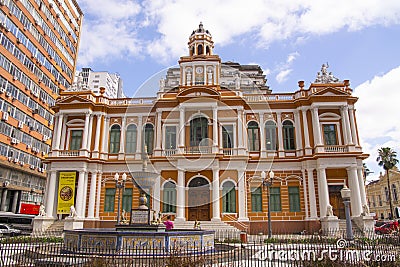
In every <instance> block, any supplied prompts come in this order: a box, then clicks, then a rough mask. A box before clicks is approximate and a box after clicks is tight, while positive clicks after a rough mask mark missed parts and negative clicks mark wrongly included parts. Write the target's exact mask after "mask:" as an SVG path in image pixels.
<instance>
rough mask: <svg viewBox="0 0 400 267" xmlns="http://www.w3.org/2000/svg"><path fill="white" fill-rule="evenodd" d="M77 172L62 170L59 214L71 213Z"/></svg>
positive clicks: (59, 185)
mask: <svg viewBox="0 0 400 267" xmlns="http://www.w3.org/2000/svg"><path fill="white" fill-rule="evenodd" d="M75 180H76V172H60V177H59V182H58V205H57V214H69V212H70V208H71V206H72V205H74V201H75V197H74V196H75Z"/></svg>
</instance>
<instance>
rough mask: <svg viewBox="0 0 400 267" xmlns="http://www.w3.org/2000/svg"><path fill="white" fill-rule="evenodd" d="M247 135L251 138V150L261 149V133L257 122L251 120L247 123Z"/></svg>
mask: <svg viewBox="0 0 400 267" xmlns="http://www.w3.org/2000/svg"><path fill="white" fill-rule="evenodd" d="M247 136H248V138H249V151H260V133H259V129H258V123H257V122H255V121H251V122H249V124H248V125H247Z"/></svg>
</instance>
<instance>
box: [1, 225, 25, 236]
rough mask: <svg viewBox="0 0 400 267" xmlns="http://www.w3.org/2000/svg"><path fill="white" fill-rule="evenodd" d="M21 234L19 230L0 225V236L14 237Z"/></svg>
mask: <svg viewBox="0 0 400 267" xmlns="http://www.w3.org/2000/svg"><path fill="white" fill-rule="evenodd" d="M20 234H21V230H19V229H15V228H13V227H11V226H9V225H8V224H3V223H0V236H1V235H3V236H16V235H20Z"/></svg>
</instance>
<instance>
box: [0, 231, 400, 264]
mask: <svg viewBox="0 0 400 267" xmlns="http://www.w3.org/2000/svg"><path fill="white" fill-rule="evenodd" d="M47 234H48V235H47V236H46V235H44V234H42V235H41V236H40V237H39V236H29V237H27V236H20V237H13V238H2V239H0V256H1V259H0V266H107V267H112V266H149V267H150V266H151V267H153V266H154V267H167V266H168V267H174V266H179V267H185V266H187V267H189V266H210V267H228V266H229V267H232V266H233V267H242V266H249V267H250V266H306V267H307V266H342V267H343V266H400V236H399V235H397V234H392V235H379V236H378V235H375V234H372V233H371V234H370V235H363V236H361V235H360V236H357V237H356V238H355V239H354V240H352V241H348V240H345V239H344V238H342V236H341V235H339V234H337V233H334V232H332V233H328V234H326V235H279V236H278V235H274V236H273V237H272V238H271V239H268V238H266V237H265V236H264V235H257V236H250V237H248V240H250V241H249V242H246V243H244V242H240V240H237V239H232V238H230V237H228V238H226V239H225V240H222V239H220V240H215V248H214V249H213V250H207V251H206V250H201V249H193V248H192V247H186V246H184V245H180V246H176V247H175V248H174V249H172V250H171V251H168V252H165V250H164V249H163V248H134V249H132V248H131V249H129V250H120V251H115V250H109V249H106V248H104V247H103V246H102V244H97V245H94V246H93V248H91V249H87V250H73V249H72V250H71V248H68V247H66V246H65V245H64V244H63V242H62V239H61V238H56V237H53V236H52V235H51V234H49V233H47ZM103 245H104V244H103Z"/></svg>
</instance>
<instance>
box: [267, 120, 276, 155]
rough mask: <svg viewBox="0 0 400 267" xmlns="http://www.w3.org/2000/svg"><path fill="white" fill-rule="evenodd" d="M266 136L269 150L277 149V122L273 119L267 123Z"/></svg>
mask: <svg viewBox="0 0 400 267" xmlns="http://www.w3.org/2000/svg"><path fill="white" fill-rule="evenodd" d="M265 137H266V140H265V141H266V148H267V150H276V149H277V147H276V124H275V122H273V121H267V122H266V123H265Z"/></svg>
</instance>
